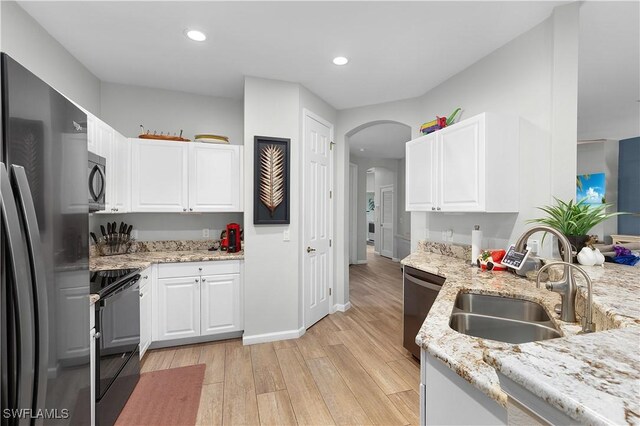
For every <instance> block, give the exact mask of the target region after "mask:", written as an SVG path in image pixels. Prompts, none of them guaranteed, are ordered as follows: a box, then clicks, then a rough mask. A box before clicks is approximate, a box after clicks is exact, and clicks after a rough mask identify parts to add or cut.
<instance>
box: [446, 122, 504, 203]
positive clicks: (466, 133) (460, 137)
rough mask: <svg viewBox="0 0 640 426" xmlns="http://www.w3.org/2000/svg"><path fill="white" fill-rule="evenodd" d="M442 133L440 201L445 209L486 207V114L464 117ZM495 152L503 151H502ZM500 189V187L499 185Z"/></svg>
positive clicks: (496, 153) (497, 153)
mask: <svg viewBox="0 0 640 426" xmlns="http://www.w3.org/2000/svg"><path fill="white" fill-rule="evenodd" d="M436 134H437V135H438V151H439V152H438V157H439V159H440V162H439V164H438V167H437V170H438V178H439V179H438V181H439V188H438V203H437V210H440V209H442V211H467V212H471V211H483V210H484V208H485V206H484V201H485V199H484V190H485V149H484V148H485V147H484V139H485V137H484V116H483V115H479V116H476V117H472V118H470V119H467V120H464V121H462V122H460V123H457V124H455V125H453V126H451V127H447V128H445V129H442V130H440V131H438V132H436ZM493 155H500V153H499V152H495V153H493ZM496 190H497V188H496Z"/></svg>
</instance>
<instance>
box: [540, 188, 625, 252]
mask: <svg viewBox="0 0 640 426" xmlns="http://www.w3.org/2000/svg"><path fill="white" fill-rule="evenodd" d="M554 199H555V200H556V205H554V206H543V207H538V209H539V210H542V211H543V212H545V213H547V215H548V216H547V217H541V218H537V219H531V220H528V221H527V223H540V224H542V225H547V226H550V227H551V228H554V229H557V230H558V231H560V232H562V233H563V234H564V235H565V236H566V237H567V239H569V242H570V243H571V246H572V250H575V252H576V253H579V252H580V250H582V248H583V247H585V245H586V243H587V241H588V240H589V235H588V233H589V231H590V230H591V229H592V228H593V227H594V226H596V225H598V224H599V223H602V222H604V221H605V220H607V219H609V218H612V217H614V216H618V215H621V214H626V213H623V212H615V213H607V209H608V208H609V207H611V206H612V204H610V203H609V204H607V203H603V204H597V205H594V204H589V203H587V202H586V198H585V199H582V200H580V201H578V202H574V201H573V200H570V201H569V202H566V201H562V200H559V199H557V198H555V197H554ZM558 250H559V251H560V254H563V253H562V247H561V245H560V241H558Z"/></svg>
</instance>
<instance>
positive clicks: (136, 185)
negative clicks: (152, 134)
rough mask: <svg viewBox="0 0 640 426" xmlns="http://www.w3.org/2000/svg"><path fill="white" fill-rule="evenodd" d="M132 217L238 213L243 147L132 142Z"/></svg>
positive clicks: (141, 140)
mask: <svg viewBox="0 0 640 426" xmlns="http://www.w3.org/2000/svg"><path fill="white" fill-rule="evenodd" d="M131 147H132V155H131V175H132V179H131V210H132V211H134V212H238V211H242V205H241V199H242V197H241V196H240V194H241V188H242V147H241V146H238V145H207V144H203V143H185V142H170V141H167V142H164V141H157V140H147V139H131Z"/></svg>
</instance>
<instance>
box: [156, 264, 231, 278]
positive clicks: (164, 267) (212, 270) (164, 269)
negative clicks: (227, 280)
mask: <svg viewBox="0 0 640 426" xmlns="http://www.w3.org/2000/svg"><path fill="white" fill-rule="evenodd" d="M237 273H240V261H239V260H215V261H211V262H184V263H164V264H160V265H158V278H176V277H195V276H200V275H219V274H237Z"/></svg>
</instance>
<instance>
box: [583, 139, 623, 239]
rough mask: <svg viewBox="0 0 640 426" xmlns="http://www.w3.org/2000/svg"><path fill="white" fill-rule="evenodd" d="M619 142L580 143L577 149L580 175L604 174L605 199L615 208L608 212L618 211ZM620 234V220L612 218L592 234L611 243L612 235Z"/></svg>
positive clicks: (598, 226)
mask: <svg viewBox="0 0 640 426" xmlns="http://www.w3.org/2000/svg"><path fill="white" fill-rule="evenodd" d="M618 145H619V144H618V141H613V140H600V141H593V142H589V143H579V144H578V147H577V151H578V161H577V163H578V164H577V169H578V171H577V173H578V174H579V175H584V174H593V173H604V174H605V179H606V181H605V197H606V200H607V203H611V204H613V206H612V207H611V208H610V209H609V210H607V211H610V212H615V211H617V210H618V208H617V207H618ZM617 233H618V218H617V217H612V218H611V219H607V220H605V221H604V222H602V223H601V224H599V225H596V226H595V227H594V228H593V229H592V230H591V232H590V233H589V234H590V235H591V234H597V235H598V237H599V239H600V240H601V241H605V242H606V243H610V242H611V234H617Z"/></svg>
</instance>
